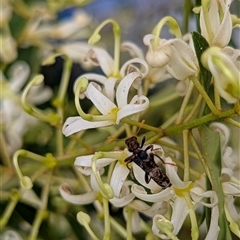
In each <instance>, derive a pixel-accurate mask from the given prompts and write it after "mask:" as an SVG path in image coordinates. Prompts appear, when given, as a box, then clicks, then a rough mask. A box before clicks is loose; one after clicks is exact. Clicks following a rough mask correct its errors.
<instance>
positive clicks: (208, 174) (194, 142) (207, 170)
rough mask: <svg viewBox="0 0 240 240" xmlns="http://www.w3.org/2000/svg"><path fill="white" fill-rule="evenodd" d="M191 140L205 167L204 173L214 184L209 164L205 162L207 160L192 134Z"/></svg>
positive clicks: (190, 135)
mask: <svg viewBox="0 0 240 240" xmlns="http://www.w3.org/2000/svg"><path fill="white" fill-rule="evenodd" d="M189 140H190V142H191V144H192V146H193V148H194V150H195V151H196V153H197V155H198V159H199V161H200V162H201V164H202V166H203V169H204V172H205V173H206V174H207V176H208V179H209V181H210V182H211V183H212V177H211V174H210V171H209V169H208V166H207V164H206V162H205V159H204V157H203V155H202V153H201V151H200V149H199V147H198V145H197V143H196V141H195V140H194V138H193V135H192V133H191V132H190V134H189Z"/></svg>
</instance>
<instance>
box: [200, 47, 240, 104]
mask: <svg viewBox="0 0 240 240" xmlns="http://www.w3.org/2000/svg"><path fill="white" fill-rule="evenodd" d="M201 61H202V64H203V66H204V67H206V68H207V69H208V70H209V71H210V72H211V73H212V75H213V77H214V84H215V86H216V89H217V90H218V93H219V95H220V96H221V97H222V98H224V99H225V100H226V101H227V102H229V103H235V102H237V101H238V100H239V99H240V78H239V76H240V70H239V69H238V68H237V67H236V66H235V64H234V62H232V61H231V60H230V59H229V58H228V56H227V55H225V54H224V52H223V51H222V50H221V49H220V48H218V47H210V48H208V49H207V50H206V51H205V52H204V53H203V54H202V57H201Z"/></svg>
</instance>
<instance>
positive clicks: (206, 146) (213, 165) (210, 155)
mask: <svg viewBox="0 0 240 240" xmlns="http://www.w3.org/2000/svg"><path fill="white" fill-rule="evenodd" d="M199 132H200V136H201V140H202V151H203V156H204V159H205V161H206V164H207V166H208V168H209V171H210V174H211V177H212V189H211V188H210V189H209V190H214V191H216V193H217V196H218V207H219V221H218V224H219V227H220V232H219V236H218V239H219V240H220V239H228V240H231V239H232V236H231V231H230V228H229V224H228V221H227V218H226V214H225V211H224V205H225V201H224V194H223V189H222V181H221V169H222V164H221V144H220V137H219V133H218V132H215V131H213V130H211V129H210V128H209V127H208V126H206V125H203V126H201V127H200V128H199ZM207 222H208V223H210V221H209V219H207ZM208 227H209V226H208Z"/></svg>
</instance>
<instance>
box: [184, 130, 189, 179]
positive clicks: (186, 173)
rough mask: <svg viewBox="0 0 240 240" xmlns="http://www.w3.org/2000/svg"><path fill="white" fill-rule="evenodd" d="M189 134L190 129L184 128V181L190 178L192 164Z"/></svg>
mask: <svg viewBox="0 0 240 240" xmlns="http://www.w3.org/2000/svg"><path fill="white" fill-rule="evenodd" d="M188 134H189V130H183V156H184V158H183V159H184V177H183V179H184V182H187V181H189V180H190V172H189V171H190V164H189V153H188Z"/></svg>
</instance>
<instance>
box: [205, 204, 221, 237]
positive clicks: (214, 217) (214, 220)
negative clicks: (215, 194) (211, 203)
mask: <svg viewBox="0 0 240 240" xmlns="http://www.w3.org/2000/svg"><path fill="white" fill-rule="evenodd" d="M218 219H219V209H218V207H217V206H215V207H213V208H212V211H211V223H210V228H209V230H208V233H207V236H206V238H205V240H212V239H218V233H219V231H220V227H219V226H218Z"/></svg>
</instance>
